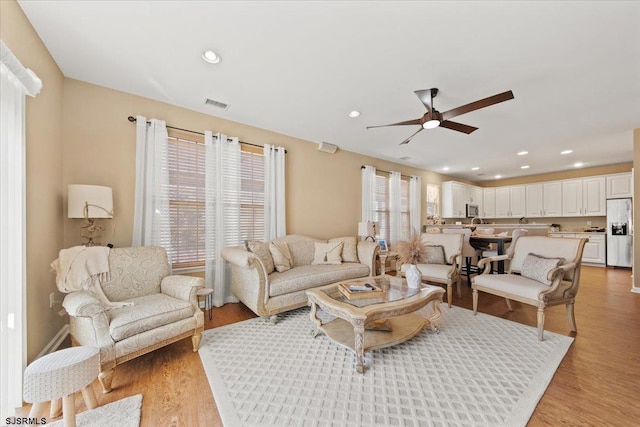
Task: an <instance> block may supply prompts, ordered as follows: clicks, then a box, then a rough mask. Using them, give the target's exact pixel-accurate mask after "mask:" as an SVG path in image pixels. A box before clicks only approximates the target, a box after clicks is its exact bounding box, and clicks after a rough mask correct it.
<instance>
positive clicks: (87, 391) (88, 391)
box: [82, 384, 98, 409]
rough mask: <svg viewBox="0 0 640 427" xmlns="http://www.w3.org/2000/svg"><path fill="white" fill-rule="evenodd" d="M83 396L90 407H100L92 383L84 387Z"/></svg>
mask: <svg viewBox="0 0 640 427" xmlns="http://www.w3.org/2000/svg"><path fill="white" fill-rule="evenodd" d="M82 397H83V398H84V404H85V405H87V408H88V409H94V408H97V407H98V402H97V401H96V395H95V394H94V393H93V388H92V387H91V384H89V385H88V386H86V387H85V388H83V389H82Z"/></svg>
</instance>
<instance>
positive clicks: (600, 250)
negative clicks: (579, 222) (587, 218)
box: [549, 233, 607, 266]
mask: <svg viewBox="0 0 640 427" xmlns="http://www.w3.org/2000/svg"><path fill="white" fill-rule="evenodd" d="M549 236H550V237H561V238H575V237H577V238H585V237H586V238H588V239H589V241H588V242H587V243H585V245H584V250H583V251H582V262H584V263H588V264H595V265H602V266H604V265H605V263H606V260H607V258H606V254H607V251H606V248H607V247H606V240H605V235H604V233H602V234H596V233H549Z"/></svg>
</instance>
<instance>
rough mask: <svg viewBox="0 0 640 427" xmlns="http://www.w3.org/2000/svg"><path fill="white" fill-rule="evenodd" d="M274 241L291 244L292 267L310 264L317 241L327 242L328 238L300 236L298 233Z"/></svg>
mask: <svg viewBox="0 0 640 427" xmlns="http://www.w3.org/2000/svg"><path fill="white" fill-rule="evenodd" d="M272 241H273V242H279V241H285V242H287V245H288V246H289V252H290V253H291V260H292V261H293V265H292V267H297V266H299V265H310V264H311V262H312V261H313V254H314V252H315V243H316V242H326V240H318V239H314V238H313V237H307V236H300V235H297V234H291V235H288V236H283V237H278V238H276V239H273V240H272Z"/></svg>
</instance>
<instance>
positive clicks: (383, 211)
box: [375, 172, 411, 242]
mask: <svg viewBox="0 0 640 427" xmlns="http://www.w3.org/2000/svg"><path fill="white" fill-rule="evenodd" d="M390 217H391V215H390V207H389V177H388V176H386V175H380V172H378V175H377V176H376V209H375V218H376V219H375V221H378V225H379V229H378V230H377V234H376V238H377V239H384V240H386V241H387V242H390V241H391V239H390V234H391V226H390ZM400 223H401V233H402V234H401V236H400V240H407V239H408V238H409V236H410V235H411V223H410V218H409V179H408V178H407V177H402V180H401V181H400Z"/></svg>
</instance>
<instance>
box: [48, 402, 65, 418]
mask: <svg viewBox="0 0 640 427" xmlns="http://www.w3.org/2000/svg"><path fill="white" fill-rule="evenodd" d="M60 415H62V399H53V400H52V401H51V408H50V409H49V417H50V418H58V417H59V416H60Z"/></svg>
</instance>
